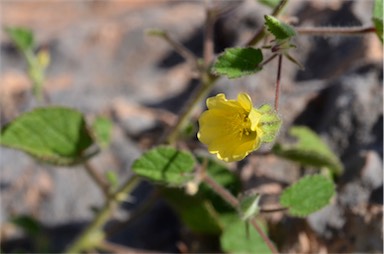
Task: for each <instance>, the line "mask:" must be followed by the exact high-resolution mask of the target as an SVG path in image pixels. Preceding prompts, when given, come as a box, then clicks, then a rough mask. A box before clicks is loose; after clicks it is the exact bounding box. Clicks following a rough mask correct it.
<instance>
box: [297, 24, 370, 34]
mask: <svg viewBox="0 0 384 254" xmlns="http://www.w3.org/2000/svg"><path fill="white" fill-rule="evenodd" d="M295 29H296V32H297V33H298V34H299V35H321V36H334V35H345V36H348V35H349V36H350V35H360V34H365V33H374V32H376V29H375V28H374V27H373V26H357V27H296V28H295Z"/></svg>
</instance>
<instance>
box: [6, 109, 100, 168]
mask: <svg viewBox="0 0 384 254" xmlns="http://www.w3.org/2000/svg"><path fill="white" fill-rule="evenodd" d="M0 143H1V145H3V146H6V147H10V148H14V149H18V150H21V151H24V152H26V153H28V154H30V155H32V156H34V157H35V158H37V159H39V160H41V161H44V162H47V163H52V164H55V165H73V164H76V163H79V162H81V161H83V160H85V159H87V158H88V157H89V156H91V155H94V151H90V150H91V149H88V148H90V147H91V146H92V144H93V140H92V138H91V136H90V134H89V133H88V130H87V126H86V123H85V120H84V117H83V114H82V113H81V112H79V111H76V110H74V109H70V108H65V107H44V108H37V109H34V110H33V111H30V112H27V113H24V114H22V115H21V116H19V117H18V118H16V119H14V120H13V121H12V122H10V123H9V124H7V125H6V126H5V127H4V128H2V130H1V140H0ZM90 152H92V153H90Z"/></svg>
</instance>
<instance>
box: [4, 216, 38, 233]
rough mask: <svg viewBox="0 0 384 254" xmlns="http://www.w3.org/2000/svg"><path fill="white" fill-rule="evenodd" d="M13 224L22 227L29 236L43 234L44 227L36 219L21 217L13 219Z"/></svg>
mask: <svg viewBox="0 0 384 254" xmlns="http://www.w3.org/2000/svg"><path fill="white" fill-rule="evenodd" d="M11 222H12V223H13V224H15V225H16V226H18V227H20V228H21V229H23V230H24V232H25V233H27V234H28V235H29V236H32V237H34V236H36V235H38V234H40V233H41V231H42V225H41V224H40V222H38V221H37V220H36V219H34V218H33V217H31V216H28V215H20V216H17V217H14V218H12V219H11Z"/></svg>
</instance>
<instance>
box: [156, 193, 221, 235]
mask: <svg viewBox="0 0 384 254" xmlns="http://www.w3.org/2000/svg"><path fill="white" fill-rule="evenodd" d="M161 193H162V194H163V195H164V196H165V198H166V200H167V201H168V202H169V203H170V205H171V206H172V207H173V209H175V211H176V212H177V213H178V214H179V216H180V219H181V220H182V221H183V222H184V224H185V225H186V226H187V227H188V228H189V229H190V230H191V231H193V232H195V233H206V234H219V233H220V232H221V227H220V224H219V220H218V217H217V212H216V211H215V209H214V208H213V205H212V203H211V202H210V201H209V200H208V199H204V198H202V197H201V196H200V195H195V196H190V195H187V194H186V193H185V191H184V190H182V189H177V188H164V189H162V190H161Z"/></svg>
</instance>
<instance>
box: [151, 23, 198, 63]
mask: <svg viewBox="0 0 384 254" xmlns="http://www.w3.org/2000/svg"><path fill="white" fill-rule="evenodd" d="M148 34H149V35H154V36H158V37H160V38H163V39H164V40H165V41H166V42H167V43H168V44H169V45H171V46H172V48H173V49H174V50H175V51H176V52H177V53H178V54H179V55H181V56H182V57H183V58H184V59H185V60H186V61H187V62H189V63H191V64H192V65H193V67H194V68H196V69H197V70H198V69H199V62H198V59H197V58H196V56H195V55H194V54H193V53H192V52H191V51H190V50H189V49H187V48H186V47H184V45H182V44H181V43H179V42H178V41H176V40H174V39H173V38H172V37H171V36H170V35H169V34H168V32H166V31H163V30H150V31H148Z"/></svg>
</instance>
